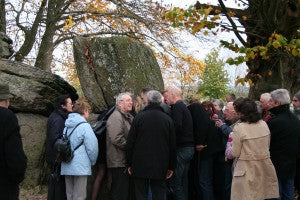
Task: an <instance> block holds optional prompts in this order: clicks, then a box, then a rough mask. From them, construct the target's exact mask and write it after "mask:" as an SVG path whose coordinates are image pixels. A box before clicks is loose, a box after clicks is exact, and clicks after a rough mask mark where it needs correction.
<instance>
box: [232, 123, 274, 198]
mask: <svg viewBox="0 0 300 200" xmlns="http://www.w3.org/2000/svg"><path fill="white" fill-rule="evenodd" d="M232 138H233V144H232V154H233V156H234V157H236V158H237V163H236V166H235V168H234V173H233V180H232V187H231V199H232V200H240V199H241V200H263V199H269V198H278V197H279V193H278V182H277V176H276V172H275V168H274V166H273V164H272V161H271V159H270V152H269V145H270V131H269V128H268V126H267V124H266V123H265V122H264V121H262V120H260V121H259V122H257V123H255V124H249V123H238V124H236V125H235V127H234V129H233V135H232Z"/></svg>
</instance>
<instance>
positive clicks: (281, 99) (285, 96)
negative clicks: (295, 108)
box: [271, 89, 291, 105]
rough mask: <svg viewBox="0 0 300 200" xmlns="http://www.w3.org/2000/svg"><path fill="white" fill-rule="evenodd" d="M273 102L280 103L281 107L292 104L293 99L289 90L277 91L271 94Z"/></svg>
mask: <svg viewBox="0 0 300 200" xmlns="http://www.w3.org/2000/svg"><path fill="white" fill-rule="evenodd" d="M271 97H272V99H273V101H275V102H278V103H280V105H284V104H290V103H291V98H290V94H289V91H288V90H287V89H277V90H274V91H272V92H271Z"/></svg>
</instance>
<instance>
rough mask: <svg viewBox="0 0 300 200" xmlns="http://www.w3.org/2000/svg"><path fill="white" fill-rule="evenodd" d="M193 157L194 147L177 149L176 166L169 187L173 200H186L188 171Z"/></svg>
mask: <svg viewBox="0 0 300 200" xmlns="http://www.w3.org/2000/svg"><path fill="white" fill-rule="evenodd" d="M193 155H194V147H182V148H179V149H177V165H176V169H175V172H174V175H173V177H172V178H171V180H170V186H171V188H172V190H173V192H174V198H175V200H188V170H189V166H190V161H191V159H192V158H193Z"/></svg>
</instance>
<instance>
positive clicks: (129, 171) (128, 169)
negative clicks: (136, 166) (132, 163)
mask: <svg viewBox="0 0 300 200" xmlns="http://www.w3.org/2000/svg"><path fill="white" fill-rule="evenodd" d="M127 171H128V174H129V175H131V174H132V168H131V167H128V168H127Z"/></svg>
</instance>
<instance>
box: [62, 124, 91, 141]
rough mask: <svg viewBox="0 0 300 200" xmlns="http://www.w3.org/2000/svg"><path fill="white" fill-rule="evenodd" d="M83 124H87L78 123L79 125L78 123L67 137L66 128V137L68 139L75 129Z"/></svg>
mask: <svg viewBox="0 0 300 200" xmlns="http://www.w3.org/2000/svg"><path fill="white" fill-rule="evenodd" d="M84 123H87V122H80V123H78V124H77V125H76V126H75V127H74V128H73V130H72V131H71V133H70V134H69V135H67V130H68V128H67V129H66V136H67V137H68V138H69V137H70V136H71V135H72V134H73V132H74V131H75V129H76V128H77V127H78V126H79V125H80V124H84Z"/></svg>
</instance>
